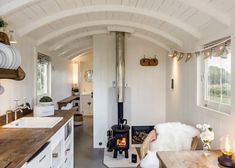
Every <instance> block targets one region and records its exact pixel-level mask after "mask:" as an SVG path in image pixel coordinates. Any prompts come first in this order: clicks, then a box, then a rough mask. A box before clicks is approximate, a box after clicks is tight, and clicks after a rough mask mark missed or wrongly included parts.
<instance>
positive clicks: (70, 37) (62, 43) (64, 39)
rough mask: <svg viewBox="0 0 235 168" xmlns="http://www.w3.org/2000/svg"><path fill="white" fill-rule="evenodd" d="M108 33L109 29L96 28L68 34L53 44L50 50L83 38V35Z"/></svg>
mask: <svg viewBox="0 0 235 168" xmlns="http://www.w3.org/2000/svg"><path fill="white" fill-rule="evenodd" d="M106 33H108V31H107V30H94V31H88V32H84V33H80V34H76V35H73V36H68V37H66V38H63V39H62V40H60V41H58V42H56V43H55V44H53V45H52V46H51V47H50V50H57V49H59V48H60V47H62V46H63V45H65V44H66V43H69V42H72V41H74V40H76V39H80V38H83V37H86V36H92V35H95V34H106Z"/></svg>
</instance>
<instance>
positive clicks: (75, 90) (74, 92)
mask: <svg viewBox="0 0 235 168" xmlns="http://www.w3.org/2000/svg"><path fill="white" fill-rule="evenodd" d="M72 93H73V95H75V96H77V95H78V94H79V89H78V88H72Z"/></svg>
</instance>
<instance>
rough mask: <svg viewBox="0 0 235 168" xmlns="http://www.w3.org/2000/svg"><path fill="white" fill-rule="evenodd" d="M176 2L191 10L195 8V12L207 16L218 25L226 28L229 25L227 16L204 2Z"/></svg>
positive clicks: (184, 0)
mask: <svg viewBox="0 0 235 168" xmlns="http://www.w3.org/2000/svg"><path fill="white" fill-rule="evenodd" d="M178 1H180V2H183V3H185V4H187V5H189V6H191V7H192V8H196V9H197V10H199V11H201V12H203V13H205V14H207V15H209V16H210V17H212V18H213V19H215V20H217V21H219V22H220V23H222V24H224V25H226V26H230V25H231V17H230V16H229V15H226V14H225V13H224V12H222V11H219V10H218V9H215V8H214V7H212V6H211V5H210V4H208V3H207V2H205V1H202V0H196V1H189V0H178Z"/></svg>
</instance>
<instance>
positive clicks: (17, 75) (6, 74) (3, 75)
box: [0, 67, 25, 81]
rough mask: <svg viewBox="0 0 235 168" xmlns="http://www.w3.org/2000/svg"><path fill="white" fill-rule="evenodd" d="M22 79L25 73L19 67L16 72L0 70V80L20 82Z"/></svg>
mask: <svg viewBox="0 0 235 168" xmlns="http://www.w3.org/2000/svg"><path fill="white" fill-rule="evenodd" d="M24 78H25V72H24V71H23V69H22V68H21V67H19V68H18V69H17V70H12V69H2V68H0V79H13V80H18V81H20V80H23V79H24Z"/></svg>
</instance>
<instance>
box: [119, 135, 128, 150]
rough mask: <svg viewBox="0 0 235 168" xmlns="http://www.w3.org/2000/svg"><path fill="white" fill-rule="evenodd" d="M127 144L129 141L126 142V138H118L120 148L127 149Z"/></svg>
mask: <svg viewBox="0 0 235 168" xmlns="http://www.w3.org/2000/svg"><path fill="white" fill-rule="evenodd" d="M126 142H127V140H126V138H125V137H124V138H118V139H117V146H118V147H119V148H125V147H126Z"/></svg>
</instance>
